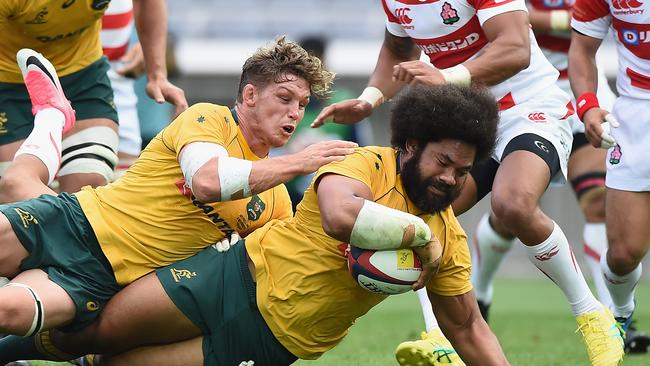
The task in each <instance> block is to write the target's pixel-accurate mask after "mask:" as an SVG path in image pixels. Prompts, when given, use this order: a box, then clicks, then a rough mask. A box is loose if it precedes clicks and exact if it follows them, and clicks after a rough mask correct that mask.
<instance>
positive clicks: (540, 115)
mask: <svg viewBox="0 0 650 366" xmlns="http://www.w3.org/2000/svg"><path fill="white" fill-rule="evenodd" d="M528 119H529V120H531V121H533V122H536V123H539V122H546V115H545V114H544V112H533V113H528Z"/></svg>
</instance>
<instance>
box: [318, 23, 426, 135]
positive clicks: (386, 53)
mask: <svg viewBox="0 0 650 366" xmlns="http://www.w3.org/2000/svg"><path fill="white" fill-rule="evenodd" d="M419 57H420V50H419V49H418V48H417V47H415V44H414V43H413V41H412V40H411V38H408V37H397V36H394V35H392V34H391V33H390V32H389V31H388V30H386V31H385V33H384V43H383V44H382V45H381V50H379V57H378V58H377V64H376V65H375V70H374V71H373V72H372V75H371V76H370V80H369V81H368V87H366V89H365V90H364V92H363V93H362V94H361V95H360V96H359V97H358V98H357V99H349V100H344V101H341V102H338V103H334V104H332V105H330V106H327V107H325V108H323V110H322V111H321V112H320V114H319V115H318V116H317V117H316V118H315V119H314V122H313V123H312V124H311V127H319V126H322V125H323V124H324V123H325V122H328V121H329V122H336V123H345V124H351V123H356V122H359V121H361V120H362V119H364V118H366V117H368V116H369V115H370V114H371V113H372V109H373V108H375V107H378V106H379V105H381V104H382V103H383V102H384V100H385V99H390V98H392V97H393V96H394V95H395V94H397V93H398V92H399V91H400V89H402V87H404V85H405V84H404V83H402V82H396V81H394V80H393V76H392V75H393V66H395V65H397V64H399V63H400V62H403V61H409V60H417V59H418V58H419Z"/></svg>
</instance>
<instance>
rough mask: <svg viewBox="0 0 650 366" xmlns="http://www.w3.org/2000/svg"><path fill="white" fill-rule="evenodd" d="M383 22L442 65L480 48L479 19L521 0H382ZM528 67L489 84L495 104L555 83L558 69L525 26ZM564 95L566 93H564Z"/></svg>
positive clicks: (516, 6) (517, 6) (522, 6)
mask: <svg viewBox="0 0 650 366" xmlns="http://www.w3.org/2000/svg"><path fill="white" fill-rule="evenodd" d="M382 3H383V6H384V11H385V13H386V18H387V19H386V28H387V29H388V31H389V32H390V33H391V34H393V35H395V36H398V37H410V38H411V39H412V40H413V41H414V42H415V44H416V45H417V46H418V47H419V48H420V49H421V50H422V51H423V52H424V53H425V54H426V55H427V56H428V57H429V60H430V61H431V63H432V64H433V65H434V66H435V67H437V68H439V69H445V68H449V67H452V66H455V65H458V64H460V63H463V62H464V61H467V60H469V59H472V58H475V57H477V56H479V55H480V54H481V51H482V50H483V48H485V47H486V46H487V44H488V40H487V37H486V35H485V33H484V32H483V29H482V27H481V26H482V25H483V23H485V21H487V20H488V19H490V18H492V17H493V16H495V15H499V14H503V13H507V12H511V11H517V10H523V11H527V8H526V3H525V1H524V0H382ZM530 39H531V41H530V43H531V58H530V65H529V66H528V68H526V69H524V70H522V71H520V72H519V73H517V74H516V75H515V76H513V77H511V78H510V79H508V80H505V81H503V82H501V83H499V84H497V85H494V86H492V87H491V88H490V90H491V91H492V94H493V95H494V96H495V98H497V100H498V101H499V106H500V109H502V110H503V109H507V108H509V107H511V106H513V105H515V104H519V103H522V102H524V101H526V100H528V99H530V98H532V97H534V96H535V95H537V94H539V93H540V92H541V91H542V90H544V89H546V88H549V87H551V86H553V85H554V84H555V82H556V81H557V78H558V71H557V70H556V69H555V68H554V67H553V66H552V65H551V64H550V63H549V62H548V60H547V59H546V58H545V57H544V55H543V54H542V51H541V50H540V48H539V46H538V45H537V42H536V41H535V38H534V35H533V32H532V30H531V31H530ZM567 101H568V99H567Z"/></svg>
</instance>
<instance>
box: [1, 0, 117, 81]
mask: <svg viewBox="0 0 650 366" xmlns="http://www.w3.org/2000/svg"><path fill="white" fill-rule="evenodd" d="M109 2H110V0H2V1H0V34H1V35H2V36H1V38H2V41H0V82H3V83H22V82H23V78H22V76H21V73H20V69H19V68H18V65H17V64H16V52H18V50H19V49H21V48H31V49H34V50H36V51H38V52H40V53H42V54H43V56H45V57H46V58H47V59H48V60H49V61H50V62H51V63H52V64H53V65H54V67H55V69H56V71H57V74H58V75H59V76H65V75H68V74H71V73H73V72H76V71H79V70H81V69H83V68H84V67H86V66H88V65H90V64H91V63H93V62H95V61H97V60H98V59H99V58H100V57H101V56H102V47H101V41H100V37H99V33H100V31H101V21H100V19H101V17H102V15H103V14H104V11H105V10H106V8H107V7H108V3H109Z"/></svg>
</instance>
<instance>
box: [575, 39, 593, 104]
mask: <svg viewBox="0 0 650 366" xmlns="http://www.w3.org/2000/svg"><path fill="white" fill-rule="evenodd" d="M585 37H586V36H582V35H580V34H578V33H576V32H573V35H572V39H571V47H570V48H569V81H570V82H571V90H573V95H575V96H580V95H582V94H584V93H587V92H591V93H595V92H596V89H597V87H598V67H597V66H596V50H597V49H598V46H597V45H596V47H595V48H594V44H592V42H591V40H588V39H585Z"/></svg>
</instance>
